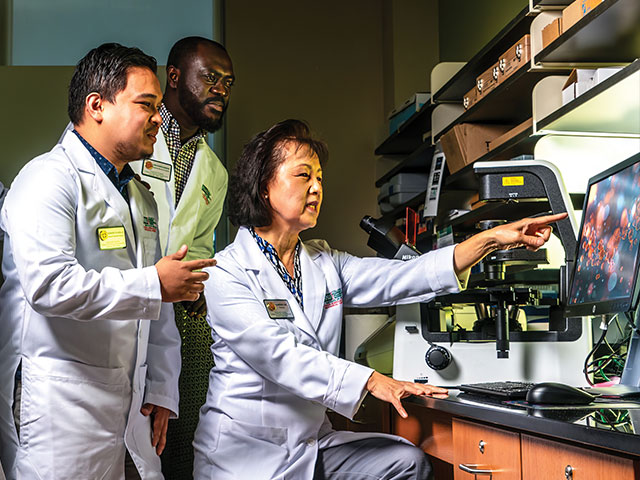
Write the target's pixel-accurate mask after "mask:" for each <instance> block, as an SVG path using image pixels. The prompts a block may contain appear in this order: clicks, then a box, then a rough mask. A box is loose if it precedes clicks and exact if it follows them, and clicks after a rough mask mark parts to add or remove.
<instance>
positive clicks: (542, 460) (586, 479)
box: [522, 434, 636, 480]
mask: <svg viewBox="0 0 640 480" xmlns="http://www.w3.org/2000/svg"><path fill="white" fill-rule="evenodd" d="M541 478H558V479H568V480H603V479H606V478H612V479H613V478H615V479H616V480H626V479H629V480H633V479H634V478H636V477H634V464H633V461H632V460H629V459H628V458H621V457H616V456H614V455H608V454H604V453H600V452H596V451H593V450H587V449H584V448H580V447H574V446H571V445H564V444H562V443H559V442H554V441H551V440H546V439H541V438H536V437H531V436H529V435H524V434H523V435H522V479H523V480H538V479H541Z"/></svg>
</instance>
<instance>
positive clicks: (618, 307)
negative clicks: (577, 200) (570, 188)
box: [565, 154, 640, 317]
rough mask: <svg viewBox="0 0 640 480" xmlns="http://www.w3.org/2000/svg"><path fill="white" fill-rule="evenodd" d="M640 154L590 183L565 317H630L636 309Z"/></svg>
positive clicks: (639, 220)
mask: <svg viewBox="0 0 640 480" xmlns="http://www.w3.org/2000/svg"><path fill="white" fill-rule="evenodd" d="M639 254H640V154H636V155H634V156H632V157H631V158H628V159H627V160H625V161H623V162H621V163H619V164H618V165H615V166H613V167H611V168H609V169H607V170H605V171H604V172H602V173H600V174H598V175H596V176H594V177H592V178H591V179H590V180H589V184H588V187H587V194H586V196H585V202H584V208H583V211H582V224H581V225H580V235H579V237H578V247H577V252H576V257H575V262H574V270H573V275H572V277H571V283H570V287H569V295H568V299H567V305H566V308H565V315H566V316H567V317H574V316H584V315H603V314H613V313H620V312H627V311H629V310H631V309H633V308H635V305H636V303H637V296H638V261H639V260H640V255H639Z"/></svg>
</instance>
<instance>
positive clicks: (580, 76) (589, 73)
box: [562, 68, 596, 105]
mask: <svg viewBox="0 0 640 480" xmlns="http://www.w3.org/2000/svg"><path fill="white" fill-rule="evenodd" d="M595 75H596V71H595V70H592V69H587V68H578V69H573V70H572V71H571V73H570V74H569V78H567V81H566V82H565V84H564V86H563V87H562V104H563V105H566V104H567V103H569V102H570V101H571V100H573V99H574V98H577V97H579V96H580V95H582V94H583V93H584V92H586V91H587V90H589V89H590V88H591V87H593V86H595Z"/></svg>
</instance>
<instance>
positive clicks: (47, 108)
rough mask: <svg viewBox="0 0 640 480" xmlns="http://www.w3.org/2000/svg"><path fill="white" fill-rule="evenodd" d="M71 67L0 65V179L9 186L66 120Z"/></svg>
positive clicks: (57, 134)
mask: <svg viewBox="0 0 640 480" xmlns="http://www.w3.org/2000/svg"><path fill="white" fill-rule="evenodd" d="M72 74H73V67H1V66H0V110H1V111H2V115H0V132H2V144H3V148H2V160H1V161H0V164H1V165H2V168H0V181H2V183H4V184H5V185H6V186H9V184H10V183H11V180H12V179H13V177H15V175H16V173H18V171H19V170H20V168H22V166H23V165H24V164H25V163H26V162H28V161H29V160H30V159H31V158H33V157H34V156H36V155H39V154H41V153H44V152H47V151H49V150H51V147H53V145H55V143H56V142H57V141H58V138H59V137H60V134H61V133H62V131H63V130H64V128H65V126H66V125H67V123H68V122H69V118H68V117H67V95H68V85H69V81H70V80H71V75H72Z"/></svg>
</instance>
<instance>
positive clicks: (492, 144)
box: [489, 118, 533, 151]
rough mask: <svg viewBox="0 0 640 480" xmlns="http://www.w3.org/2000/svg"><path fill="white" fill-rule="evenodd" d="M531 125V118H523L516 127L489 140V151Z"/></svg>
mask: <svg viewBox="0 0 640 480" xmlns="http://www.w3.org/2000/svg"><path fill="white" fill-rule="evenodd" d="M532 125H533V119H532V118H529V119H527V120H525V121H524V122H522V123H521V124H520V125H518V126H517V127H513V128H512V129H511V130H509V131H508V132H507V133H505V134H503V135H500V136H499V137H497V138H495V139H493V140H491V141H490V142H489V151H491V150H493V149H494V148H497V147H499V146H500V145H502V144H503V143H505V142H506V141H508V140H510V139H512V138H513V137H515V136H516V135H518V134H520V133H522V132H524V131H525V130H526V129H527V128H529V127H531V126H532Z"/></svg>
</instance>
